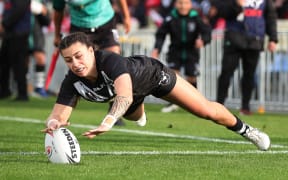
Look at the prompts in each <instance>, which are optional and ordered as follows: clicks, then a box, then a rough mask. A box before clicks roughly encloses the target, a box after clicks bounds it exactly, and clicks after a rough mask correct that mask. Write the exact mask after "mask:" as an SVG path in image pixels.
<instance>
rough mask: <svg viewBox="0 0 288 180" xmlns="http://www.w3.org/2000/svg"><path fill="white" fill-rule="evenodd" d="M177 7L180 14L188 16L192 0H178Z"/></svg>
mask: <svg viewBox="0 0 288 180" xmlns="http://www.w3.org/2000/svg"><path fill="white" fill-rule="evenodd" d="M175 7H176V9H177V10H178V12H179V14H181V15H183V16H186V15H188V13H189V12H190V9H191V8H192V2H191V0H176V2H175Z"/></svg>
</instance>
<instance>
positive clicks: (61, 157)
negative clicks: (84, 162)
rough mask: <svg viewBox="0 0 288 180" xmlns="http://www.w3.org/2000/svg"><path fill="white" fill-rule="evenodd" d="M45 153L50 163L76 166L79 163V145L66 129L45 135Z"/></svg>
mask: <svg viewBox="0 0 288 180" xmlns="http://www.w3.org/2000/svg"><path fill="white" fill-rule="evenodd" d="M45 153H46V155H47V157H48V159H49V161H50V162H52V163H61V164H76V163H79V162H80V158H81V152H80V145H79V143H78V140H77V138H76V137H75V136H74V134H73V133H72V132H71V131H70V130H69V129H67V128H63V127H62V128H59V129H57V130H54V131H52V132H51V133H46V135H45Z"/></svg>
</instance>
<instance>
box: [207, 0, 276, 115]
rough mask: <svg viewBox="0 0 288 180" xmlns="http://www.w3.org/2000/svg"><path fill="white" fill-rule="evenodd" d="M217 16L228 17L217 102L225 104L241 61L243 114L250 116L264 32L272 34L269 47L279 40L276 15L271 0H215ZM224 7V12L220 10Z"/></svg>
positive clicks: (273, 48)
mask: <svg viewBox="0 0 288 180" xmlns="http://www.w3.org/2000/svg"><path fill="white" fill-rule="evenodd" d="M213 6H216V9H217V10H218V15H219V16H222V17H223V18H225V20H226V31H225V38H224V47H223V48H224V53H223V59H222V70H221V74H220V76H219V79H218V90H217V102H219V103H221V104H224V102H225V99H226V97H227V92H228V87H229V84H230V79H231V77H232V76H233V73H234V71H235V69H236V68H237V67H238V65H239V61H240V59H241V60H242V67H243V75H242V79H241V92H242V101H241V109H240V113H241V114H244V115H250V114H251V111H250V99H251V95H252V91H253V88H254V87H255V82H254V81H255V70H256V67H257V64H258V60H259V55H260V52H261V51H262V50H263V49H264V37H265V33H266V34H267V35H268V36H269V42H268V50H269V51H274V50H275V48H276V43H277V41H278V40H277V30H276V29H277V26H276V20H277V15H276V11H275V8H274V5H273V2H272V0H260V1H245V0H229V1H225V2H224V1H222V0H221V1H220V0H218V1H216V2H215V4H213ZM220 9H221V11H220Z"/></svg>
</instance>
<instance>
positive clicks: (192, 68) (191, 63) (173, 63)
mask: <svg viewBox="0 0 288 180" xmlns="http://www.w3.org/2000/svg"><path fill="white" fill-rule="evenodd" d="M175 54H177V53H170V54H168V56H167V59H166V61H167V66H168V67H169V68H171V69H174V70H178V71H180V70H181V68H182V67H183V68H184V74H185V75H186V76H195V77H196V76H199V75H200V71H199V56H198V54H197V53H195V55H191V54H188V55H187V56H188V57H187V58H186V59H185V60H183V59H182V58H181V56H180V55H179V56H177V55H175Z"/></svg>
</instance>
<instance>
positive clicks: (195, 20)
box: [152, 0, 211, 112]
mask: <svg viewBox="0 0 288 180" xmlns="http://www.w3.org/2000/svg"><path fill="white" fill-rule="evenodd" d="M192 6H193V5H192V2H191V0H176V2H175V9H173V10H172V12H171V13H170V15H169V16H167V17H166V18H165V21H164V22H163V24H162V25H161V26H160V28H159V29H158V30H157V32H156V41H155V46H154V50H153V52H152V57H154V58H158V55H159V53H160V51H161V49H162V46H163V43H164V41H165V37H166V35H167V34H169V35H170V39H171V43H170V46H169V51H168V55H167V59H166V60H167V64H168V67H169V68H171V69H173V70H174V71H175V72H176V73H177V74H180V70H181V68H182V67H183V68H184V70H185V72H184V73H185V75H186V80H187V81H188V82H189V83H190V84H192V85H193V86H194V87H196V88H197V76H199V74H200V72H199V69H198V66H199V58H200V51H199V49H200V48H201V47H203V46H204V45H205V44H207V43H209V42H210V40H211V28H210V27H209V26H208V25H206V24H204V23H203V21H202V19H201V17H200V16H199V15H198V12H197V11H196V10H194V9H192ZM177 108H178V106H176V105H174V104H168V105H167V106H166V107H164V108H163V109H162V112H171V111H173V110H176V109H177Z"/></svg>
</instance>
